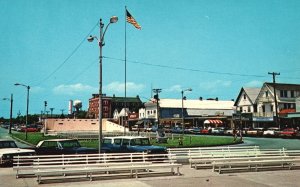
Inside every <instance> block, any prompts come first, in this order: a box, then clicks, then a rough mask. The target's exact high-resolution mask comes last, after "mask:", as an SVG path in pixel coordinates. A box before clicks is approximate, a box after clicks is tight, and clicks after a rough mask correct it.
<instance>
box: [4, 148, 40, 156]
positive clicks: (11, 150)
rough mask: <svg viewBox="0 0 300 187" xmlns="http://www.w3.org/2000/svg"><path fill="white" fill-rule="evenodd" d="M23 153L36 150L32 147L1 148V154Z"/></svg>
mask: <svg viewBox="0 0 300 187" xmlns="http://www.w3.org/2000/svg"><path fill="white" fill-rule="evenodd" d="M18 153H19V154H22V153H35V151H34V150H31V149H21V148H4V149H0V155H4V154H18Z"/></svg>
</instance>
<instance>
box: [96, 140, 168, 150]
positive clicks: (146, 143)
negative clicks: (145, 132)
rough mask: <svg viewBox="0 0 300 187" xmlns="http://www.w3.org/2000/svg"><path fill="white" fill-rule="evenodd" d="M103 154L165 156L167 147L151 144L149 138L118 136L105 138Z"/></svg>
mask: <svg viewBox="0 0 300 187" xmlns="http://www.w3.org/2000/svg"><path fill="white" fill-rule="evenodd" d="M101 149H102V150H101V151H102V152H111V153H120V152H123V153H124V152H145V153H149V154H165V153H167V151H166V147H162V146H154V145H151V144H150V140H149V138H147V137H142V136H116V137H105V138H104V139H103V142H102V148H101Z"/></svg>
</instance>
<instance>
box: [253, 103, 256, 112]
mask: <svg viewBox="0 0 300 187" xmlns="http://www.w3.org/2000/svg"><path fill="white" fill-rule="evenodd" d="M253 110H254V112H257V105H256V104H254V105H253Z"/></svg>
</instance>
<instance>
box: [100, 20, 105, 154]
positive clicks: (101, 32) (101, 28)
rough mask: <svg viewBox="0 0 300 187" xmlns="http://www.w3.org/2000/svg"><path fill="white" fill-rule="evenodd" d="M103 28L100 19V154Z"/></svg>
mask: <svg viewBox="0 0 300 187" xmlns="http://www.w3.org/2000/svg"><path fill="white" fill-rule="evenodd" d="M103 27H104V24H103V23H102V19H100V40H99V48H100V56H99V65H100V70H99V75H100V77H99V79H100V80H99V153H101V147H102V47H103Z"/></svg>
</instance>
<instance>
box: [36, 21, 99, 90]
mask: <svg viewBox="0 0 300 187" xmlns="http://www.w3.org/2000/svg"><path fill="white" fill-rule="evenodd" d="M97 25H98V22H97V24H96V25H95V26H94V27H93V28H92V29H91V30H90V31H89V33H88V34H87V35H86V36H85V37H84V38H83V39H82V41H81V42H80V43H79V44H78V45H77V47H75V49H74V50H73V51H72V52H71V54H70V55H68V57H67V58H66V59H65V60H64V61H63V62H62V63H61V64H60V65H59V66H58V67H57V68H56V69H55V70H54V71H52V72H51V73H50V74H49V75H48V76H47V77H45V78H44V79H42V80H41V81H40V82H39V83H37V84H35V85H33V86H38V85H41V84H42V83H43V82H45V81H46V80H48V79H49V78H50V77H52V76H53V75H54V74H55V73H56V72H57V71H58V70H59V69H61V68H62V67H63V65H65V64H66V63H67V62H68V61H69V59H70V58H71V57H72V56H73V55H74V54H75V52H76V51H77V50H78V49H79V47H80V46H81V45H82V44H83V43H84V42H85V41H86V38H87V37H88V36H89V35H90V34H91V33H92V32H93V30H94V29H95V28H96V27H97Z"/></svg>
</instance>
